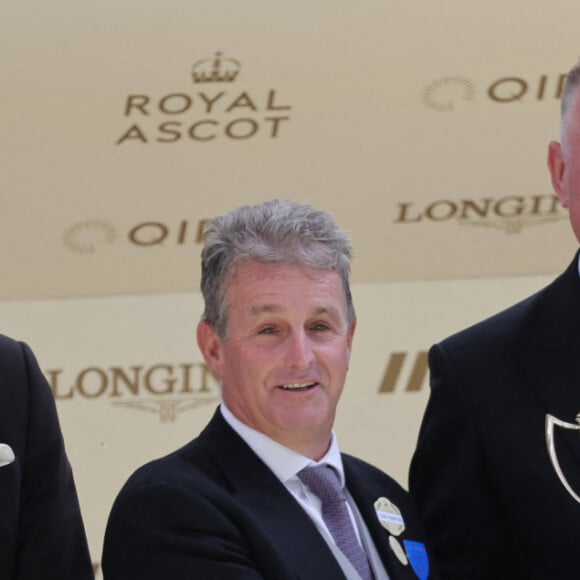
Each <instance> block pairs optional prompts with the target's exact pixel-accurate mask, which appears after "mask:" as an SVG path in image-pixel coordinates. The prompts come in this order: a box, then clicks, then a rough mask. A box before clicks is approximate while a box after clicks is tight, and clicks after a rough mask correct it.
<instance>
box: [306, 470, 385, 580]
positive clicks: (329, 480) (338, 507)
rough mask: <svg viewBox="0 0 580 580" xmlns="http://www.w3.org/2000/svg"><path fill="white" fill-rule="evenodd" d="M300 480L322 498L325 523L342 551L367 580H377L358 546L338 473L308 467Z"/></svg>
mask: <svg viewBox="0 0 580 580" xmlns="http://www.w3.org/2000/svg"><path fill="white" fill-rule="evenodd" d="M298 477H299V478H300V479H301V480H302V481H303V482H304V483H305V484H306V485H307V486H308V487H309V488H310V489H311V490H312V492H313V493H315V494H316V495H317V496H318V497H319V498H320V501H321V502H322V519H323V520H324V522H325V523H326V526H327V527H328V530H329V531H330V533H331V534H332V537H333V538H334V541H335V542H336V545H337V546H338V547H339V549H340V551H341V552H342V553H343V554H344V555H345V556H346V557H347V558H348V559H349V561H350V563H351V564H352V565H353V566H354V568H355V569H356V571H357V572H358V573H359V574H360V576H361V578H362V579H363V580H373V574H372V572H371V569H370V566H369V561H368V559H367V555H366V554H365V551H364V550H363V549H362V548H361V546H360V544H359V543H358V540H357V536H356V533H355V531H354V528H353V525H352V521H351V519H350V516H349V513H348V509H347V507H346V496H345V495H344V491H343V490H342V488H341V486H340V481H339V480H338V475H337V473H336V472H335V471H334V469H332V468H331V467H328V466H327V465H317V466H314V467H305V468H304V469H303V470H302V471H299V472H298Z"/></svg>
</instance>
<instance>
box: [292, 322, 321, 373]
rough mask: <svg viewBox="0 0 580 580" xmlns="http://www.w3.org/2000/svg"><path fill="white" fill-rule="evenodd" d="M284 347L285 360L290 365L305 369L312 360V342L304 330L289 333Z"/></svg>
mask: <svg viewBox="0 0 580 580" xmlns="http://www.w3.org/2000/svg"><path fill="white" fill-rule="evenodd" d="M286 347H287V348H286V361H287V363H288V365H290V366H291V367H294V368H297V369H307V368H308V367H309V366H310V365H311V364H312V362H313V361H314V351H313V349H312V343H311V340H310V338H309V337H308V335H307V334H306V332H304V330H297V331H294V332H292V333H290V335H289V337H288V341H287V345H286Z"/></svg>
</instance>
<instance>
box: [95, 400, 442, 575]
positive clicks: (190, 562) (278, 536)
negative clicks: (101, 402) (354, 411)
mask: <svg viewBox="0 0 580 580" xmlns="http://www.w3.org/2000/svg"><path fill="white" fill-rule="evenodd" d="M343 459H344V467H345V473H346V483H347V486H348V489H349V491H350V493H351V495H352V496H353V497H354V499H355V501H356V503H357V506H358V507H359V510H360V512H361V514H362V516H363V518H364V519H365V522H366V524H367V526H368V528H369V531H370V533H371V535H372V537H373V539H374V542H375V544H376V546H377V549H378V551H379V553H380V555H381V558H382V560H383V562H384V564H385V566H386V569H387V571H388V573H389V574H390V576H391V579H392V580H398V579H409V580H411V579H415V580H416V578H417V576H416V575H415V574H414V572H413V571H412V570H411V567H410V566H403V565H402V564H400V563H399V561H398V560H397V559H396V557H395V556H394V554H393V552H392V550H391V548H390V547H389V545H388V536H389V534H388V532H387V531H386V530H385V529H384V528H383V527H381V525H380V524H379V521H378V519H377V516H376V514H375V511H374V508H373V503H374V502H375V501H376V499H378V498H379V497H381V496H385V497H387V498H389V499H390V500H391V501H392V502H393V503H395V505H397V506H398V507H399V508H400V510H401V512H402V515H403V517H404V519H405V523H406V525H407V529H406V531H405V532H403V534H402V535H401V536H400V537H399V540H400V541H401V543H402V541H403V540H404V539H410V540H418V541H420V542H422V541H423V540H424V538H423V533H422V524H421V523H420V522H419V521H418V520H417V518H416V515H415V511H414V508H413V506H412V503H411V501H410V498H409V497H408V494H407V493H406V492H404V491H403V490H402V489H401V487H400V486H399V485H398V484H397V483H396V482H394V481H393V480H392V479H390V478H389V477H387V476H386V475H385V474H383V473H382V472H380V471H379V470H377V469H375V468H374V467H372V466H370V465H368V464H366V463H364V462H362V461H360V460H358V459H355V458H353V457H349V456H343ZM103 572H104V577H105V579H106V580H159V579H160V578H167V579H171V580H181V579H183V580H191V579H194V578H196V579H197V578H199V579H200V580H206V579H207V580H210V579H211V580H258V579H267V580H298V579H303V580H340V579H341V578H344V575H343V573H342V571H341V569H340V567H339V566H338V564H337V562H336V560H335V558H334V556H333V555H332V552H331V551H330V550H329V548H328V546H327V544H326V542H325V541H324V539H323V538H322V536H321V535H320V534H319V532H318V530H317V529H316V527H315V526H314V524H313V523H312V521H311V520H310V518H309V517H308V516H307V515H306V513H305V512H304V510H303V509H302V508H301V507H300V506H299V504H298V503H297V501H296V500H295V499H294V498H293V497H292V495H291V494H290V493H289V492H288V491H287V489H286V488H285V487H284V486H283V485H282V484H281V483H280V481H279V480H278V479H277V478H276V477H275V475H274V474H273V473H272V472H271V471H270V469H268V468H267V467H266V465H265V464H264V463H262V461H261V460H260V459H259V458H258V457H257V456H256V455H255V454H254V452H253V451H252V450H251V449H250V448H249V447H248V446H247V444H246V443H245V442H244V441H243V440H242V439H241V438H240V437H239V436H238V435H237V434H236V433H235V431H234V430H233V429H232V428H231V427H230V426H229V425H228V424H227V423H226V421H225V420H224V419H223V417H222V416H221V413H220V412H219V410H218V411H217V412H216V414H215V415H214V417H213V419H212V420H211V422H210V423H209V424H208V426H207V427H206V428H205V430H204V431H203V432H202V433H201V435H200V436H199V437H198V438H197V439H195V440H193V441H192V442H190V443H189V444H187V445H186V446H185V447H183V448H182V449H180V450H178V451H176V452H175V453H173V454H171V455H169V456H167V457H165V458H163V459H160V460H156V461H154V462H152V463H150V464H148V465H146V466H144V467H142V468H141V469H139V470H138V471H137V472H136V473H135V474H134V475H133V476H132V477H131V478H130V479H129V481H128V483H127V484H126V485H125V487H124V488H123V490H122V491H121V493H120V494H119V496H118V498H117V500H116V501H115V504H114V506H113V509H112V512H111V515H110V518H109V522H108V526H107V532H106V534H105V545H104V552H103ZM430 578H433V579H434V578H436V576H435V575H432V576H430Z"/></svg>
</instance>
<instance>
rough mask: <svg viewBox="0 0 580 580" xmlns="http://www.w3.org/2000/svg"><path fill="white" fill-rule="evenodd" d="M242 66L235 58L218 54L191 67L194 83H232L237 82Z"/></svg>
mask: <svg viewBox="0 0 580 580" xmlns="http://www.w3.org/2000/svg"><path fill="white" fill-rule="evenodd" d="M241 68H242V65H241V63H240V62H239V61H237V60H235V59H233V58H224V57H223V54H222V53H221V52H216V53H215V55H214V58H204V59H202V60H198V61H197V62H196V63H194V65H193V66H192V67H191V78H192V79H193V82H194V83H231V82H233V81H234V80H236V77H237V76H238V73H239V72H240V69H241Z"/></svg>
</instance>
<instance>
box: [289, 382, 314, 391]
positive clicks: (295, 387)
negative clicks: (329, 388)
mask: <svg viewBox="0 0 580 580" xmlns="http://www.w3.org/2000/svg"><path fill="white" fill-rule="evenodd" d="M317 384H318V383H317V382H308V383H286V384H284V385H280V388H282V389H284V390H285V391H307V390H308V389H311V388H312V387H315V386H316V385H317Z"/></svg>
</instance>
